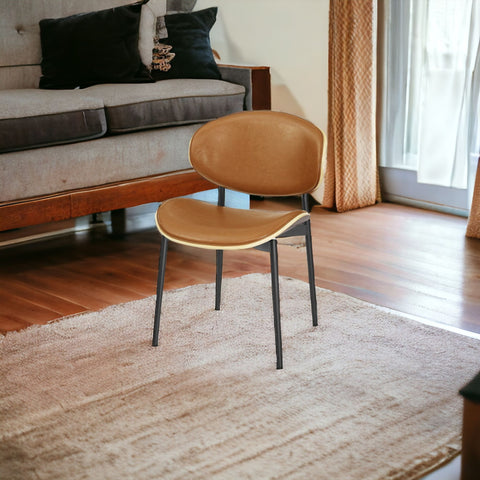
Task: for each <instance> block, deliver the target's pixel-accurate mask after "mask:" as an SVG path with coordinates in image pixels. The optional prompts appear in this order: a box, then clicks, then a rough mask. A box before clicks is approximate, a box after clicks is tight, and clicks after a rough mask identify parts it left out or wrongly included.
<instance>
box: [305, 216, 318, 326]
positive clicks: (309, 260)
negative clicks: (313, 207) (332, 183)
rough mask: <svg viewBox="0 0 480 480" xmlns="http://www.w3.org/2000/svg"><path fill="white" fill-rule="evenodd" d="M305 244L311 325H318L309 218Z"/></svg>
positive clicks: (306, 226)
mask: <svg viewBox="0 0 480 480" xmlns="http://www.w3.org/2000/svg"><path fill="white" fill-rule="evenodd" d="M305 228H306V233H305V246H306V250H307V264H308V283H309V284H310V302H311V304H312V323H313V326H314V327H316V326H318V314H317V293H316V290H315V267H314V263H313V249H312V229H311V226H310V220H308V222H307V223H306V225H305Z"/></svg>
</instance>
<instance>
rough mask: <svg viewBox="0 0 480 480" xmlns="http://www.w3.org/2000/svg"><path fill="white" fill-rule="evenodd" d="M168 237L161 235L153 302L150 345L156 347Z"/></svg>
mask: <svg viewBox="0 0 480 480" xmlns="http://www.w3.org/2000/svg"><path fill="white" fill-rule="evenodd" d="M167 250H168V239H167V238H166V237H164V236H163V235H162V236H161V246H160V258H159V261H158V279H157V301H156V303H155V317H154V322H153V340H152V346H154V347H158V333H159V331H160V313H161V311H162V297H163V284H164V281H165V266H166V264H167Z"/></svg>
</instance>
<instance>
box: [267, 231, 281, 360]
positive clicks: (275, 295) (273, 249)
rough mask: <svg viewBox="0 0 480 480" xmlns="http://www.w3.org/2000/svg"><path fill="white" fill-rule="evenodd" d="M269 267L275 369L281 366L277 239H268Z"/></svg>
mask: <svg viewBox="0 0 480 480" xmlns="http://www.w3.org/2000/svg"><path fill="white" fill-rule="evenodd" d="M270 269H271V276H272V300H273V324H274V327H275V349H276V353H277V369H282V368H283V353H282V329H281V326H280V289H279V284H278V251H277V240H275V239H274V240H271V241H270Z"/></svg>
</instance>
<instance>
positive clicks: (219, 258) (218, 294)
mask: <svg viewBox="0 0 480 480" xmlns="http://www.w3.org/2000/svg"><path fill="white" fill-rule="evenodd" d="M216 264H217V274H216V277H215V310H220V302H221V298H222V270H223V250H217V251H216Z"/></svg>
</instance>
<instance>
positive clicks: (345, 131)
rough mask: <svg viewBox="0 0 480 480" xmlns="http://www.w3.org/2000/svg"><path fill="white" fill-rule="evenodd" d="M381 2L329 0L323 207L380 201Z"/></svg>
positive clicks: (344, 208)
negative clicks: (378, 94)
mask: <svg viewBox="0 0 480 480" xmlns="http://www.w3.org/2000/svg"><path fill="white" fill-rule="evenodd" d="M376 36H377V0H330V12H329V62H328V70H329V71H328V130H327V134H328V144H327V169H326V174H325V191H324V197H323V206H325V207H327V208H336V210H337V211H339V212H344V211H347V210H352V209H355V208H360V207H365V206H368V205H373V204H375V203H376V201H378V200H380V189H379V182H378V169H377V153H376V121H375V118H376V74H377V72H376V71H377V68H376V58H377V42H376Z"/></svg>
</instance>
